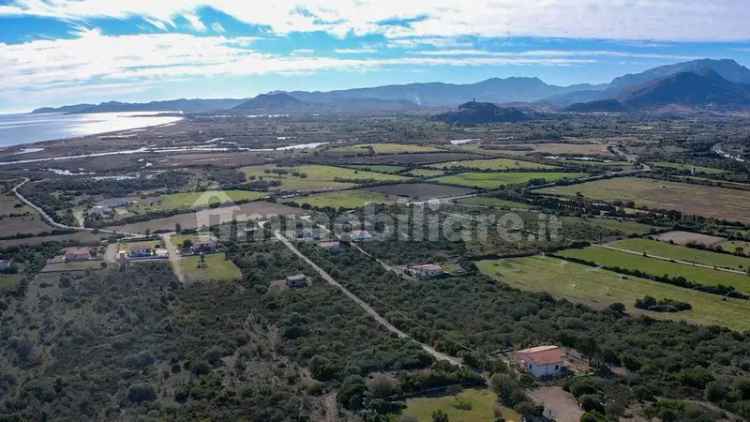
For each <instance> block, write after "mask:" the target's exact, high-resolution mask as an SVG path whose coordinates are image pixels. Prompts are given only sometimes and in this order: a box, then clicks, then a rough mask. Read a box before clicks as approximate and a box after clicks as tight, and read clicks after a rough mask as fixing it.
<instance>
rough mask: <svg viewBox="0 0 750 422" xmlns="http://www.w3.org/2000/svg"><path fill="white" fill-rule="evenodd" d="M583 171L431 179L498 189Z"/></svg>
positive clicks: (454, 176)
mask: <svg viewBox="0 0 750 422" xmlns="http://www.w3.org/2000/svg"><path fill="white" fill-rule="evenodd" d="M585 175H586V174H585V173H559V172H519V173H513V172H498V173H479V172H477V173H460V174H454V175H449V176H443V177H438V178H436V179H432V181H433V182H436V183H445V184H448V185H459V186H466V187H470V188H478V189H498V188H500V187H503V186H508V185H520V184H525V183H528V182H529V181H531V180H540V179H544V180H545V181H547V182H555V181H557V180H561V179H575V178H578V177H582V176H585Z"/></svg>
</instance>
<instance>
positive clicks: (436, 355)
mask: <svg viewBox="0 0 750 422" xmlns="http://www.w3.org/2000/svg"><path fill="white" fill-rule="evenodd" d="M274 236H275V237H276V238H277V239H278V240H280V241H281V242H282V243H283V244H284V246H286V247H287V248H288V249H289V250H290V251H292V252H293V253H294V254H295V255H297V256H298V257H299V258H300V259H302V260H303V261H305V262H306V263H307V265H309V266H310V267H312V268H313V269H314V270H315V271H316V272H317V273H318V274H319V275H320V276H321V278H323V280H325V281H326V282H327V283H328V284H330V285H331V286H334V287H336V288H337V289H339V290H341V291H342V292H343V293H344V294H345V295H346V296H347V297H348V298H349V299H351V300H352V301H354V303H356V304H357V305H359V307H360V308H362V309H363V310H364V311H365V312H366V313H367V314H368V315H369V316H371V317H372V319H374V320H375V322H377V323H378V324H380V325H381V326H383V327H384V328H385V329H386V330H388V331H390V332H391V333H393V334H396V335H397V336H398V337H399V338H403V339H409V340H411V341H413V342H415V343H417V344H419V346H420V347H421V348H422V350H424V351H425V352H427V353H429V354H430V355H432V356H433V357H434V358H435V359H437V360H444V361H447V362H449V363H451V364H452V365H455V366H459V367H461V366H463V363H462V362H461V359H460V358H457V357H454V356H449V355H446V354H445V353H441V352H438V351H437V350H435V349H434V348H432V347H430V346H428V345H426V344H424V343H420V342H418V341H416V340H415V339H414V338H412V337H411V336H410V335H408V334H406V333H405V332H403V331H401V330H399V329H398V328H396V327H395V326H394V325H393V324H391V323H390V322H388V320H386V319H385V318H383V317H382V316H381V315H380V314H379V313H378V312H377V311H375V309H373V308H372V307H371V306H370V305H368V304H367V303H366V302H365V301H364V300H362V299H360V298H359V297H358V296H357V295H355V294H354V293H352V292H351V291H350V290H349V289H347V288H346V287H344V286H343V285H341V283H339V282H338V281H336V280H335V279H334V278H333V277H331V276H330V274H328V273H327V272H326V271H325V270H323V269H322V268H320V267H319V266H318V265H317V264H315V263H314V262H313V261H312V260H310V259H309V258H308V257H307V256H305V255H304V254H303V253H302V252H300V251H299V249H297V247H295V246H294V245H293V244H292V242H290V241H289V239H287V238H286V237H284V235H282V234H281V232H279V231H278V230H277V231H275V232H274Z"/></svg>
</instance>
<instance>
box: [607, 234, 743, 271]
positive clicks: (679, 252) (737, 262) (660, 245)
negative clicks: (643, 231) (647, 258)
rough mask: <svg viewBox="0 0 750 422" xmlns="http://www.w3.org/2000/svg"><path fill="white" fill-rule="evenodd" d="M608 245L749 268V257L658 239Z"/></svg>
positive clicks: (623, 241) (726, 265) (626, 240)
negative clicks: (673, 243)
mask: <svg viewBox="0 0 750 422" xmlns="http://www.w3.org/2000/svg"><path fill="white" fill-rule="evenodd" d="M610 246H614V247H617V248H622V249H628V250H631V251H637V252H646V253H648V254H649V255H656V256H662V257H665V258H670V259H678V260H682V261H689V262H695V263H698V264H703V265H715V266H719V267H724V268H731V269H735V270H747V269H748V268H750V259H749V258H742V257H739V256H734V255H729V254H724V253H716V252H710V251H704V250H700V249H694V248H688V247H687V246H679V245H672V244H669V243H665V242H659V241H658V240H650V239H625V240H621V241H619V242H615V243H612V244H611V245H610ZM749 281H750V279H749Z"/></svg>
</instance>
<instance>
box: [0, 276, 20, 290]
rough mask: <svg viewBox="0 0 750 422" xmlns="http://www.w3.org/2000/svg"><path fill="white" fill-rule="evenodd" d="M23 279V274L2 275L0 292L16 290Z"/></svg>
mask: <svg viewBox="0 0 750 422" xmlns="http://www.w3.org/2000/svg"><path fill="white" fill-rule="evenodd" d="M22 277H23V276H22V275H21V274H0V292H2V291H3V290H12V289H15V288H16V286H17V285H18V282H19V281H21V278H22Z"/></svg>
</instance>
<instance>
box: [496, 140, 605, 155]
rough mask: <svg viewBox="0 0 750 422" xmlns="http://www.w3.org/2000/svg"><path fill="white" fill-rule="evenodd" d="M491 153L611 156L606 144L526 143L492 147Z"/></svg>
mask: <svg viewBox="0 0 750 422" xmlns="http://www.w3.org/2000/svg"><path fill="white" fill-rule="evenodd" d="M492 150H493V151H497V152H503V153H507V154H512V155H529V154H548V155H582V156H585V155H594V156H612V153H611V152H609V150H608V149H607V145H606V144H601V143H561V142H549V143H528V144H504V145H497V146H493V148H492Z"/></svg>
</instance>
